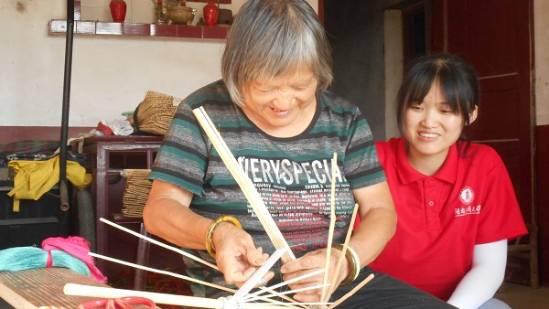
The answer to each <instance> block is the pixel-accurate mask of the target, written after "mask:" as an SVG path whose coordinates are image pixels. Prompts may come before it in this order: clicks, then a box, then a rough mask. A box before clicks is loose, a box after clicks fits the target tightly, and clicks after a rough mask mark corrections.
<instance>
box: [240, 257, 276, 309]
mask: <svg viewBox="0 0 549 309" xmlns="http://www.w3.org/2000/svg"><path fill="white" fill-rule="evenodd" d="M285 253H286V249H285V248H281V249H278V250H276V251H275V252H273V254H271V256H270V257H269V259H267V261H265V263H263V265H261V267H259V268H258V269H257V270H256V271H255V272H254V273H253V274H252V275H251V276H250V278H248V280H246V282H244V284H243V285H242V286H241V287H240V288H239V289H238V291H236V293H235V294H234V298H235V299H237V300H241V299H244V297H245V296H246V295H247V294H248V293H249V292H250V291H251V290H252V289H253V288H254V287H255V286H257V285H258V284H259V283H260V282H261V280H263V277H264V276H265V275H266V274H267V272H268V271H269V269H271V267H273V265H274V264H275V263H276V262H277V261H278V260H279V259H280V258H281V257H282V255H283V254H285ZM274 296H276V295H274Z"/></svg>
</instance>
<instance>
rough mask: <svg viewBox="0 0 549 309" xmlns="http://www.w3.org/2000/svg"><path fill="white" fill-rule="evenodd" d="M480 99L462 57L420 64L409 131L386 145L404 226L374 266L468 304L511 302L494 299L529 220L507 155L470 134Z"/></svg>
mask: <svg viewBox="0 0 549 309" xmlns="http://www.w3.org/2000/svg"><path fill="white" fill-rule="evenodd" d="M478 97H479V90H478V82H477V77H476V75H475V73H474V71H473V69H472V68H471V66H469V65H468V64H467V63H465V62H464V61H463V60H462V59H460V58H458V57H456V56H453V55H449V54H439V55H431V56H427V57H423V58H421V59H419V60H418V61H417V62H416V63H415V64H414V65H413V66H411V68H410V70H409V71H408V73H407V75H406V76H405V79H404V81H403V84H402V86H401V89H400V90H399V93H398V111H397V121H398V124H399V127H400V130H401V134H402V137H401V138H394V139H391V140H389V141H387V142H380V143H377V144H376V149H377V152H378V156H379V158H380V161H381V164H382V165H383V167H384V170H385V173H386V177H387V180H388V183H389V187H390V190H391V194H392V196H393V200H394V203H395V207H396V210H397V214H398V226H397V231H396V234H395V236H394V237H393V238H392V240H391V241H390V242H389V243H388V245H387V246H386V248H385V249H384V251H383V253H382V254H381V255H380V256H379V257H378V258H377V259H376V260H375V261H374V262H373V263H372V264H371V266H372V268H373V269H374V270H376V271H380V272H385V273H387V274H389V275H392V276H393V277H396V278H398V279H401V280H403V281H405V282H407V283H409V284H411V285H413V286H415V287H417V288H420V289H422V290H425V291H427V292H430V293H431V294H433V295H435V296H437V297H439V298H441V299H443V300H446V301H447V302H448V303H449V304H452V305H454V306H456V307H458V308H462V309H469V308H471V309H476V308H482V309H487V308H509V307H508V306H507V305H506V304H505V303H503V302H501V301H499V300H497V299H495V298H493V297H494V294H495V292H496V291H497V289H498V288H499V286H500V285H501V283H502V281H503V278H504V273H505V265H506V260H507V241H508V239H511V238H515V237H517V236H520V235H523V234H525V233H526V227H525V225H524V221H523V218H522V216H521V213H520V208H519V206H518V203H517V199H516V197H515V194H514V190H513V186H512V183H511V181H510V179H509V175H508V173H507V170H506V169H505V166H504V164H503V162H502V160H501V158H500V157H499V155H498V154H497V153H496V151H494V149H492V148H490V147H489V146H486V145H481V144H475V143H471V142H467V141H465V140H464V139H463V131H464V129H466V128H467V127H468V126H469V125H471V124H472V123H473V122H474V121H475V120H476V119H477V115H478V113H479V99H478Z"/></svg>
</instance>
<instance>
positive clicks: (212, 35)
mask: <svg viewBox="0 0 549 309" xmlns="http://www.w3.org/2000/svg"><path fill="white" fill-rule="evenodd" d="M66 31H67V21H66V20H64V19H52V20H50V22H49V23H48V33H49V34H50V35H55V34H61V33H66ZM228 31H229V26H228V25H219V26H186V25H158V24H130V23H115V22H102V21H94V20H75V21H74V33H76V34H83V35H108V36H130V37H131V36H137V37H175V38H192V39H225V38H226V37H227V32H228Z"/></svg>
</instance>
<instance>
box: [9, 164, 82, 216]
mask: <svg viewBox="0 0 549 309" xmlns="http://www.w3.org/2000/svg"><path fill="white" fill-rule="evenodd" d="M8 167H9V168H11V169H13V171H14V172H15V178H14V183H13V189H12V190H11V191H10V192H8V195H9V196H11V197H13V211H14V212H19V200H22V199H30V200H38V199H39V198H40V197H41V196H42V195H43V194H44V193H46V192H48V191H49V190H51V188H53V186H55V185H56V184H57V183H58V182H59V156H58V155H57V156H55V157H53V158H51V159H49V160H45V161H27V160H13V161H10V162H9V163H8ZM67 179H68V180H69V181H70V182H71V183H72V184H73V185H74V186H75V187H77V188H83V187H86V186H87V185H89V184H90V183H91V180H92V176H91V174H86V169H85V168H84V167H82V166H81V165H80V164H79V163H78V162H74V161H67Z"/></svg>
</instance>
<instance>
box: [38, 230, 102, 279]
mask: <svg viewBox="0 0 549 309" xmlns="http://www.w3.org/2000/svg"><path fill="white" fill-rule="evenodd" d="M42 248H43V249H44V250H47V251H49V250H54V249H57V250H62V251H64V252H66V253H68V254H70V255H71V256H73V257H75V258H77V259H79V260H81V261H82V262H84V263H85V264H86V266H87V267H88V269H89V271H90V275H91V276H92V277H93V278H94V279H95V280H97V281H99V282H103V283H105V282H107V277H105V275H103V273H101V271H100V270H99V268H97V267H96V266H95V263H94V261H93V257H91V256H89V255H88V252H90V244H89V242H88V241H87V240H86V239H84V238H82V237H79V236H69V237H66V238H65V237H49V238H46V239H44V240H43V241H42Z"/></svg>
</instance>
